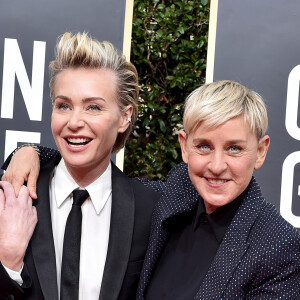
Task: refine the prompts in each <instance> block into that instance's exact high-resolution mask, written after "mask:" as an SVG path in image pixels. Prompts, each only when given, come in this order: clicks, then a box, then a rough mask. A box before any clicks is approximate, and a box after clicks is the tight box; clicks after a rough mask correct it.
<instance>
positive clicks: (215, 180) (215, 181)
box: [207, 178, 227, 184]
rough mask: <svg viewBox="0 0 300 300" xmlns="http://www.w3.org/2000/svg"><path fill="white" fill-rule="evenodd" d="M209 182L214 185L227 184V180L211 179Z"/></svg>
mask: <svg viewBox="0 0 300 300" xmlns="http://www.w3.org/2000/svg"><path fill="white" fill-rule="evenodd" d="M207 181H208V182H210V183H212V184H222V183H225V182H226V181H227V180H226V179H209V178H207Z"/></svg>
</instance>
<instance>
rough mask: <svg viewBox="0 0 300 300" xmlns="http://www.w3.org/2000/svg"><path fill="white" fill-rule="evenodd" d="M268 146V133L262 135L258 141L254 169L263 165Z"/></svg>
mask: <svg viewBox="0 0 300 300" xmlns="http://www.w3.org/2000/svg"><path fill="white" fill-rule="evenodd" d="M269 146H270V137H269V136H268V135H265V136H263V137H262V138H261V139H260V140H259V141H258V148H257V157H256V162H255V165H254V169H255V170H257V169H259V168H260V167H261V166H262V165H263V163H264V161H265V158H266V155H267V152H268V149H269Z"/></svg>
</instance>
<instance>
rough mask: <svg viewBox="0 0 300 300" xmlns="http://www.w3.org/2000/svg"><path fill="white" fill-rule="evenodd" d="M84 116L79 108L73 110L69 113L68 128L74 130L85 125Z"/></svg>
mask: <svg viewBox="0 0 300 300" xmlns="http://www.w3.org/2000/svg"><path fill="white" fill-rule="evenodd" d="M84 123H85V122H84V118H83V116H82V114H81V112H80V111H79V110H73V111H72V112H71V113H70V114H69V120H68V124H67V126H68V128H69V129H70V130H72V131H76V130H78V129H79V128H82V127H84Z"/></svg>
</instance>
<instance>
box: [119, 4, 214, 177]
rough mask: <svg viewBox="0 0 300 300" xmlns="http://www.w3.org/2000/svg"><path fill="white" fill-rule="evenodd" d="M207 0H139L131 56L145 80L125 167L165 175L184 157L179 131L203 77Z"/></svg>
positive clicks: (144, 174) (130, 171) (148, 174)
mask: <svg viewBox="0 0 300 300" xmlns="http://www.w3.org/2000/svg"><path fill="white" fill-rule="evenodd" d="M208 22H209V1H208V0H195V1H187V0H175V1H174V0H173V1H158V0H151V1H150V0H148V1H147V0H146V1H145V0H135V1H134V13H133V28H132V45H131V61H132V62H133V64H134V65H135V66H136V68H137V70H138V73H139V83H140V86H141V91H140V102H139V117H138V120H137V122H136V124H135V126H134V131H133V133H132V134H131V136H130V138H129V140H128V141H127V144H126V148H125V149H126V150H125V165H124V170H125V173H126V174H128V175H129V176H132V177H136V176H139V177H147V178H149V179H164V178H165V176H166V175H167V173H168V171H169V170H170V169H171V167H173V166H174V165H176V164H177V163H179V162H180V161H181V154H180V147H179V143H178V141H177V132H178V130H180V129H181V128H182V121H181V120H182V106H183V103H184V100H185V98H186V97H187V95H188V94H189V93H190V92H191V91H193V90H194V89H195V88H196V87H198V86H199V85H200V84H203V83H204V82H205V69H206V52H207V41H208Z"/></svg>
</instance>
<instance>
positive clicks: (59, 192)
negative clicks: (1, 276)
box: [6, 159, 112, 300]
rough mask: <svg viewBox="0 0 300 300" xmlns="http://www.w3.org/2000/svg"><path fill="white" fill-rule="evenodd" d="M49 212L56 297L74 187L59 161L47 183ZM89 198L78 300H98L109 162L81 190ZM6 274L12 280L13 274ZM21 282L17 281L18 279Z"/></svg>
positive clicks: (105, 237)
mask: <svg viewBox="0 0 300 300" xmlns="http://www.w3.org/2000/svg"><path fill="white" fill-rule="evenodd" d="M49 186H50V190H49V192H50V194H49V195H50V209H51V219H52V229H53V238H54V247H55V256H56V269H57V285H58V294H59V295H60V277H61V261H62V251H63V240H64V232H65V226H66V221H67V218H68V215H69V212H70V210H71V208H72V203H73V198H72V191H73V190H74V189H76V188H78V187H79V186H78V184H77V183H76V182H75V180H74V179H73V178H72V176H71V175H70V173H69V172H68V170H67V168H66V166H65V163H64V160H63V159H62V160H61V161H60V163H59V164H58V166H57V167H56V168H55V170H54V173H53V177H52V179H51V180H50V185H49ZM85 189H86V190H87V191H88V192H89V195H90V197H89V198H88V199H87V200H86V201H85V202H84V203H83V205H82V207H81V210H82V231H81V249H80V278H79V300H98V299H99V294H100V288H101V283H102V277H103V271H104V266H105V261H106V255H107V248H108V240H109V229H110V217H111V201H112V197H111V194H112V187H111V163H109V166H108V167H107V169H106V171H105V172H104V173H103V174H102V175H101V176H100V177H99V178H98V179H96V180H95V181H94V182H93V183H91V184H90V185H88V186H87V187H85ZM41 201H43V199H41ZM6 270H7V271H8V273H9V274H10V276H11V277H12V276H14V277H12V278H13V279H14V280H16V281H17V282H18V283H20V284H22V280H21V281H20V280H18V278H16V272H13V271H12V272H9V271H11V270H8V269H7V268H6ZM20 279H21V278H20Z"/></svg>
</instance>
